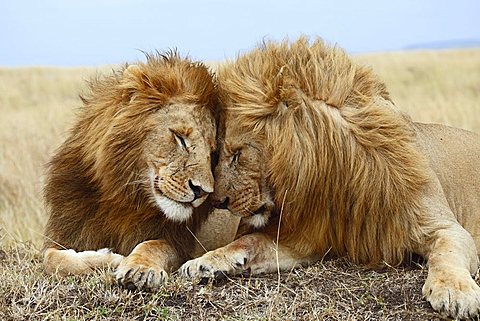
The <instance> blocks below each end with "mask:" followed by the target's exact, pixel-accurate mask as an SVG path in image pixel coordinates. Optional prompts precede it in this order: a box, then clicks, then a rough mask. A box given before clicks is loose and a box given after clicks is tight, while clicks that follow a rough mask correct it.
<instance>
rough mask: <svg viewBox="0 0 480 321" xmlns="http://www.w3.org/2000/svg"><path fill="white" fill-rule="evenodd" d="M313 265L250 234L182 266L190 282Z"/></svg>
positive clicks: (282, 247)
mask: <svg viewBox="0 0 480 321" xmlns="http://www.w3.org/2000/svg"><path fill="white" fill-rule="evenodd" d="M307 261H309V259H308V258H301V257H299V256H298V255H295V253H294V252H293V251H291V250H290V249H288V248H286V247H285V246H282V245H281V244H280V245H277V244H275V242H274V240H273V239H272V238H270V237H269V236H268V235H265V234H262V233H254V234H248V235H244V236H242V237H240V238H239V239H237V240H235V241H233V242H232V243H230V244H228V245H226V246H224V247H221V248H218V249H216V250H213V251H210V252H207V253H205V254H204V255H203V256H201V257H199V258H196V259H193V260H190V261H188V262H186V263H185V264H183V265H182V267H181V268H180V270H179V271H180V274H181V275H182V276H184V277H188V278H198V277H199V278H204V277H208V278H210V277H215V276H217V275H219V274H223V273H225V274H236V273H242V272H244V271H249V273H251V274H259V273H268V272H275V271H277V270H288V269H292V268H293V267H294V266H295V265H297V264H301V263H304V262H307Z"/></svg>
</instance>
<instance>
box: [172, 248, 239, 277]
mask: <svg viewBox="0 0 480 321" xmlns="http://www.w3.org/2000/svg"><path fill="white" fill-rule="evenodd" d="M246 263H247V259H246V258H245V256H244V255H241V254H240V253H237V254H234V255H230V256H226V255H216V254H215V253H214V252H208V253H206V254H204V255H203V256H201V257H199V258H196V259H193V260H190V261H188V262H186V263H184V264H183V265H182V266H181V267H180V269H179V272H180V275H181V276H183V277H185V278H191V279H195V278H216V279H218V278H221V277H224V276H226V275H228V274H233V273H235V272H237V271H241V270H243V268H244V266H245V264H246Z"/></svg>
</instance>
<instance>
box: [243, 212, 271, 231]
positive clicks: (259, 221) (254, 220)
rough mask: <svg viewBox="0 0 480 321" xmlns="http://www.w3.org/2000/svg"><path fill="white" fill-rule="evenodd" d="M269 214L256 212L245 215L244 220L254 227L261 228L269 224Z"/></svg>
mask: <svg viewBox="0 0 480 321" xmlns="http://www.w3.org/2000/svg"><path fill="white" fill-rule="evenodd" d="M269 216H270V215H269V213H261V214H254V215H251V216H248V217H244V218H242V220H243V221H244V222H245V223H247V224H249V225H251V226H253V227H254V228H261V227H264V226H265V225H267V223H268V218H269Z"/></svg>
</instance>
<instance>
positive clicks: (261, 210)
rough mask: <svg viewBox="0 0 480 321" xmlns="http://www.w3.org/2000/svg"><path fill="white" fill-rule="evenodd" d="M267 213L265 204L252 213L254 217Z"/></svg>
mask: <svg viewBox="0 0 480 321" xmlns="http://www.w3.org/2000/svg"><path fill="white" fill-rule="evenodd" d="M266 211H267V206H266V205H265V204H263V205H262V206H260V207H259V208H258V209H257V210H256V211H255V212H253V213H252V216H254V215H263V214H265V212H266Z"/></svg>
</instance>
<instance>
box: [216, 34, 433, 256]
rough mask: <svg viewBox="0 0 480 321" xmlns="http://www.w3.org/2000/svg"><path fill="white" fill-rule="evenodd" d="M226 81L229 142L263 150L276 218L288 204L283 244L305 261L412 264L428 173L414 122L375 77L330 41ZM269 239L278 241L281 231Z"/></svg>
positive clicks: (223, 77) (251, 63)
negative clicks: (258, 143) (246, 139)
mask: <svg viewBox="0 0 480 321" xmlns="http://www.w3.org/2000/svg"><path fill="white" fill-rule="evenodd" d="M218 79H219V86H220V89H221V92H223V93H224V95H223V98H222V106H224V108H225V109H224V110H223V112H224V113H225V114H226V116H225V117H226V119H227V123H226V125H225V126H226V127H227V128H229V130H231V131H232V133H231V134H230V136H231V137H235V136H237V137H238V136H240V135H241V133H245V132H250V131H252V132H254V135H257V137H259V139H260V140H262V141H263V145H264V147H265V153H266V155H267V156H266V157H265V159H267V160H269V162H268V164H267V169H266V171H267V172H268V180H269V182H270V184H271V186H272V187H273V189H274V191H275V204H276V207H277V215H278V209H280V208H281V207H282V203H283V200H284V197H285V198H286V201H285V204H283V217H282V222H281V227H280V231H281V234H280V238H281V239H282V241H283V243H284V244H286V245H288V246H290V247H292V248H294V249H295V250H296V252H298V253H299V254H301V255H303V256H307V255H310V254H314V253H326V252H327V251H330V253H331V254H334V255H340V256H344V255H347V256H348V257H350V258H351V259H352V260H353V261H354V262H359V263H368V264H373V265H375V264H380V263H382V262H388V263H389V264H398V263H400V262H402V261H403V259H404V256H405V254H406V253H407V251H409V250H411V246H410V244H411V243H412V240H415V241H418V239H420V238H421V237H422V236H423V234H424V231H423V230H422V229H421V228H420V226H419V220H421V219H422V218H421V217H419V216H420V215H419V206H420V205H419V201H420V196H421V193H420V191H421V189H422V187H423V185H424V183H425V181H426V177H425V174H424V172H425V171H424V168H425V166H426V163H425V159H424V157H422V155H420V154H419V152H418V151H417V150H416V149H415V148H414V138H415V133H414V131H413V129H412V127H411V122H410V120H409V119H408V117H406V116H405V115H403V114H402V113H401V112H399V111H398V110H396V108H395V107H394V105H393V104H392V102H391V101H390V98H389V95H388V92H387V90H386V87H385V85H384V84H383V82H381V81H380V80H379V79H378V78H377V77H376V76H375V75H374V74H373V72H372V71H371V70H369V69H367V68H365V67H361V66H357V65H355V64H354V63H352V61H351V60H350V58H349V57H348V56H347V55H346V54H345V53H344V52H343V50H341V49H339V48H330V47H328V46H326V45H325V44H324V43H323V42H322V41H321V40H317V41H315V42H314V43H313V44H312V45H310V44H309V43H308V41H307V40H306V39H301V40H300V41H297V42H294V43H292V44H291V45H290V44H289V43H287V42H284V43H281V44H271V43H267V44H266V45H264V46H263V47H261V48H258V49H256V50H254V51H252V52H250V53H249V54H247V55H245V56H242V57H240V58H239V59H238V60H236V61H235V62H234V63H231V64H229V65H226V66H224V67H223V68H221V69H220V70H219V71H218ZM229 115H230V117H231V118H229ZM229 119H232V122H229ZM235 130H238V132H237V133H238V135H236V134H235ZM334 173H341V175H335V174H334ZM327 178H328V179H327ZM405 200H408V201H405ZM268 231H269V233H271V234H272V237H274V236H275V234H276V232H277V228H276V227H275V226H274V227H273V228H271V229H268Z"/></svg>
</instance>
